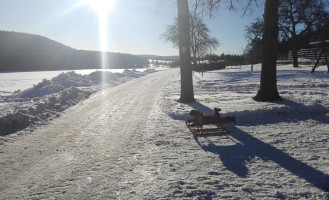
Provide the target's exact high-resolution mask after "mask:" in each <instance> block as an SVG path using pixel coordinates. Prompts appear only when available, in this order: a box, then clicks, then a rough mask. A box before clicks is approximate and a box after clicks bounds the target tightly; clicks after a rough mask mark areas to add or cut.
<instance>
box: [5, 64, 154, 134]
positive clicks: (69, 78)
mask: <svg viewBox="0 0 329 200" xmlns="http://www.w3.org/2000/svg"><path fill="white" fill-rule="evenodd" d="M152 72H155V70H145V71H144V72H139V71H136V70H124V72H123V73H111V72H102V71H95V72H93V73H91V74H89V75H81V74H77V73H75V72H67V73H61V74H59V75H58V76H56V77H54V78H52V79H51V80H46V79H44V80H43V81H42V82H40V83H38V84H37V85H34V86H33V87H32V88H29V89H26V90H24V91H21V92H17V93H16V94H14V95H11V96H6V97H2V101H3V102H5V103H7V104H8V105H10V106H9V107H6V108H2V109H1V111H2V114H1V115H0V135H6V134H9V133H13V132H15V131H17V130H21V129H24V128H26V127H28V126H30V125H35V124H37V123H39V122H41V121H44V120H49V119H52V118H54V117H58V116H59V115H60V112H62V111H64V110H65V109H67V108H69V107H71V106H73V105H75V104H77V103H78V102H80V101H82V100H84V99H86V98H88V97H89V96H90V95H91V94H93V93H95V92H97V91H99V90H100V89H101V88H104V86H105V87H109V86H114V85H117V84H120V83H123V82H125V81H128V80H131V79H134V78H139V77H141V76H144V75H146V74H149V73H152ZM101 83H102V84H101ZM104 84H105V85H104ZM100 85H102V87H100ZM15 102H16V103H15ZM13 106H14V107H13Z"/></svg>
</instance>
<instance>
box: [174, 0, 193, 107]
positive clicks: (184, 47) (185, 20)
mask: <svg viewBox="0 0 329 200" xmlns="http://www.w3.org/2000/svg"><path fill="white" fill-rule="evenodd" d="M177 8H178V39H179V57H180V74H181V96H180V99H179V101H180V102H182V103H188V102H193V101H195V100H194V92H193V79H192V68H191V52H190V20H189V19H190V17H189V16H190V14H189V7H188V1H187V0H177Z"/></svg>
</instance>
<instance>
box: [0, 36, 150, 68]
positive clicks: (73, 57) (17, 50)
mask: <svg viewBox="0 0 329 200" xmlns="http://www.w3.org/2000/svg"><path fill="white" fill-rule="evenodd" d="M105 55H106V56H107V60H108V63H107V64H106V67H105V68H109V69H119V68H120V69H125V68H142V67H146V66H148V59H149V58H148V57H149V56H146V55H144V56H137V55H131V54H122V53H111V52H108V53H106V54H105ZM100 68H101V52H99V51H85V50H77V49H73V48H71V47H68V46H65V45H63V44H61V43H58V42H56V41H53V40H50V39H48V38H46V37H43V36H39V35H33V34H27V33H17V32H8V31H0V71H36V70H40V71H42V70H71V69H100Z"/></svg>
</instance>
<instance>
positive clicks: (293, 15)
mask: <svg viewBox="0 0 329 200" xmlns="http://www.w3.org/2000/svg"><path fill="white" fill-rule="evenodd" d="M325 7H326V0H281V5H280V7H279V29H280V32H281V33H282V35H283V36H284V37H285V38H287V39H289V38H291V41H292V46H291V47H292V56H293V65H294V67H298V56H297V51H298V44H299V38H300V37H301V36H303V35H304V34H305V33H306V32H307V31H310V30H311V29H312V28H314V27H315V26H317V25H318V24H319V23H321V22H323V21H324V20H326V18H325V16H326V13H327V12H326V10H325Z"/></svg>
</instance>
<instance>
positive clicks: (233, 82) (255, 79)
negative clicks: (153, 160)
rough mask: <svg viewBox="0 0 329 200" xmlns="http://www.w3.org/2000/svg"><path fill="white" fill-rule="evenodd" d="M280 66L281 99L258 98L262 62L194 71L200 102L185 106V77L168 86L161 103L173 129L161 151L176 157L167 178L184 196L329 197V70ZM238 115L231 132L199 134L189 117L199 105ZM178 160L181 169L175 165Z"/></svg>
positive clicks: (176, 192) (208, 110) (209, 111)
mask: <svg viewBox="0 0 329 200" xmlns="http://www.w3.org/2000/svg"><path fill="white" fill-rule="evenodd" d="M310 69H311V68H309V67H301V68H298V69H296V68H293V67H292V66H290V65H285V66H278V89H279V92H280V94H281V96H282V97H283V98H284V100H283V101H280V102H274V103H260V102H255V101H253V100H252V97H253V96H255V95H256V92H257V90H258V89H259V79H260V66H259V65H257V66H256V67H255V71H253V72H251V71H250V66H242V67H241V68H235V69H226V70H220V71H211V72H205V73H204V74H203V76H202V74H199V73H194V77H193V78H194V92H195V97H196V100H197V102H195V103H191V104H179V103H177V102H176V100H177V99H179V95H180V90H179V88H180V78H179V75H176V78H174V79H173V80H172V82H171V83H168V85H167V87H166V88H165V89H164V90H163V96H164V98H163V101H162V103H161V108H162V111H163V112H164V113H166V114H167V115H168V116H170V117H171V118H172V119H174V120H177V125H173V126H174V127H173V128H174V129H176V130H175V131H169V130H168V132H170V133H166V134H165V135H163V136H162V143H159V148H162V151H165V152H166V154H167V155H177V161H176V162H174V163H175V164H173V165H174V166H173V167H172V168H174V169H172V170H174V172H173V173H177V174H180V176H177V177H178V180H171V181H169V184H170V190H171V191H174V192H173V194H171V195H168V198H179V199H191V198H194V199H328V198H329V167H328V166H329V157H328V155H329V148H328V143H329V132H328V130H329V115H328V112H329V90H328V86H329V81H328V80H329V74H328V72H327V69H326V67H320V68H319V69H317V71H316V72H315V73H314V74H311V73H310ZM214 107H219V108H221V109H222V113H223V114H222V115H223V116H235V117H236V118H237V126H236V127H233V126H232V125H229V126H228V127H227V128H228V129H229V130H230V131H231V134H230V135H223V136H206V137H198V136H194V137H193V136H192V135H190V134H189V131H188V130H187V129H186V127H185V124H184V120H187V119H188V112H189V111H190V110H191V109H197V110H200V111H202V112H204V113H207V114H213V108H214ZM175 165H176V166H175Z"/></svg>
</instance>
